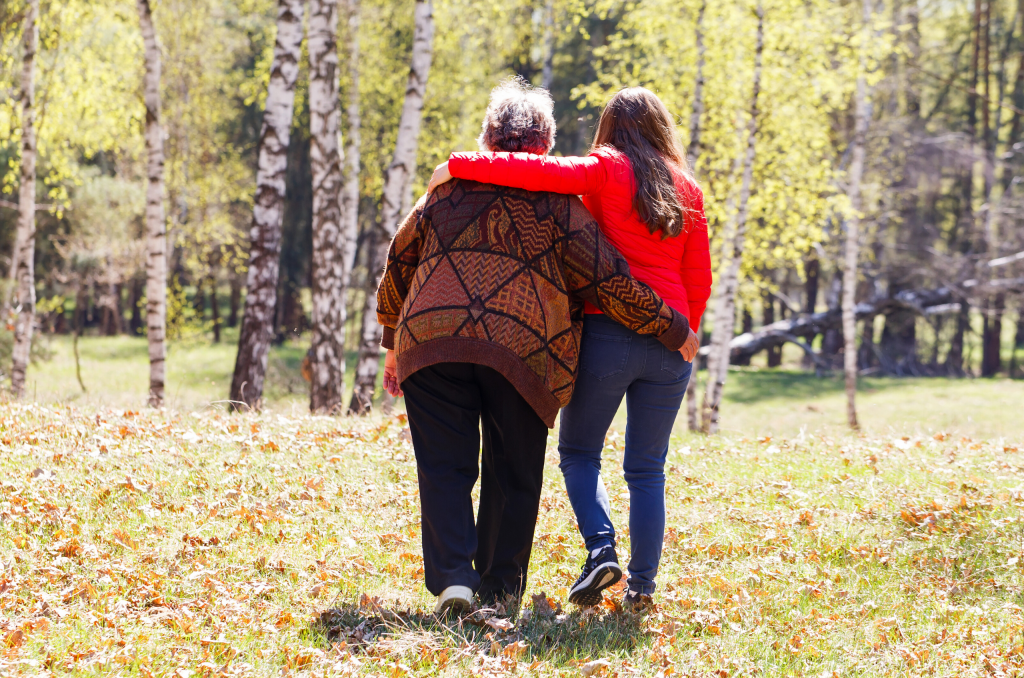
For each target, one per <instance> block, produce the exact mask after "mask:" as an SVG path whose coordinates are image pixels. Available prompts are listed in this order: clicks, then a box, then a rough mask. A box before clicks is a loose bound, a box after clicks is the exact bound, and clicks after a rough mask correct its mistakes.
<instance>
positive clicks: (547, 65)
mask: <svg viewBox="0 0 1024 678" xmlns="http://www.w3.org/2000/svg"><path fill="white" fill-rule="evenodd" d="M554 79H555V0H548V1H547V4H546V5H545V6H544V66H543V68H542V70H541V78H540V86H541V87H543V88H544V89H546V90H550V89H551V82H552V81H553V80H554Z"/></svg>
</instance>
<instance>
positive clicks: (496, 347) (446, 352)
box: [397, 321, 685, 428]
mask: <svg viewBox="0 0 1024 678" xmlns="http://www.w3.org/2000/svg"><path fill="white" fill-rule="evenodd" d="M673 327H675V322H674V321H673ZM669 331H670V332H671V330H669ZM684 336H685V335H684ZM681 345H682V342H680V346H681ZM397 362H398V381H399V383H401V382H404V381H405V380H406V379H408V378H409V376H410V375H411V374H413V373H414V372H416V371H418V370H421V369H423V368H424V367H430V366H431V365H437V364H439V363H473V364H475V365H483V366H484V367H490V368H491V369H493V370H496V371H497V372H498V373H500V374H501V376H503V377H505V378H506V379H508V381H509V383H510V384H512V386H514V387H515V389H516V391H518V392H519V395H521V396H523V399H524V400H526V402H527V403H529V404H530V407H532V408H533V409H534V411H535V412H536V413H537V416H539V417H540V418H541V420H543V421H544V424H545V425H546V426H547V427H548V428H554V427H555V417H557V416H558V410H560V409H561V407H562V406H561V404H560V403H559V402H558V400H557V399H556V398H555V396H554V395H552V393H551V391H550V390H548V388H547V386H545V385H544V381H543V380H542V379H541V378H540V377H538V376H537V374H536V373H534V372H533V371H532V370H531V369H530V368H529V367H527V366H526V364H525V363H524V362H523V360H522V358H520V357H519V356H518V355H516V354H515V353H513V352H512V351H511V350H510V349H508V348H505V347H504V346H502V345H500V344H496V343H494V342H492V341H487V340H485V339H475V338H473V337H442V338H440V339H432V340H431V341H427V342H424V343H422V344H417V345H416V346H413V347H412V348H409V349H406V350H404V351H401V352H400V353H399V354H398V356H397Z"/></svg>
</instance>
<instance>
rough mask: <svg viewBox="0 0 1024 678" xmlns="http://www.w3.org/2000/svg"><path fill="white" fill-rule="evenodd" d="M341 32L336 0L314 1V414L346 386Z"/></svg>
mask: <svg viewBox="0 0 1024 678" xmlns="http://www.w3.org/2000/svg"><path fill="white" fill-rule="evenodd" d="M337 30H338V2H337V0H311V2H310V9H309V42H308V45H309V47H308V48H309V124H310V135H311V137H312V138H311V142H310V151H309V156H310V166H311V169H312V175H313V256H312V264H313V271H312V272H313V275H312V279H313V289H312V297H313V313H312V321H313V337H312V346H311V348H310V356H311V363H310V372H311V379H310V382H311V384H310V402H309V409H310V411H311V412H314V413H325V414H326V413H331V412H335V411H337V410H339V409H340V408H341V397H342V388H343V387H344V383H345V312H344V308H345V307H344V300H343V298H342V293H341V292H342V285H343V282H342V278H343V269H344V263H343V262H344V260H343V256H344V251H343V247H344V243H343V234H342V219H343V217H342V213H341V187H342V174H341V154H340V140H339V134H338V125H339V117H340V113H341V111H340V103H339V101H338V43H337Z"/></svg>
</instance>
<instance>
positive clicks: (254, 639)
mask: <svg viewBox="0 0 1024 678" xmlns="http://www.w3.org/2000/svg"><path fill="white" fill-rule="evenodd" d="M553 443H554V440H553V438H552V439H551V440H549V451H548V465H547V469H546V479H545V486H544V494H543V497H542V504H541V514H540V519H539V523H538V526H537V532H536V539H535V546H534V551H533V557H532V560H531V575H530V581H529V584H528V591H527V594H528V598H527V601H526V604H525V606H524V607H523V608H519V607H518V606H510V607H509V608H508V609H507V610H505V613H506V614H507V615H508V617H509V619H508V622H507V623H504V622H501V621H495V620H494V619H492V620H491V625H487V620H486V619H484V617H486V616H487V615H486V614H483V613H481V614H478V615H476V616H475V617H473V618H470V619H467V620H462V621H459V620H447V621H440V620H436V619H434V618H433V617H432V615H430V609H431V607H432V603H433V600H432V598H431V597H430V595H429V594H428V593H427V592H426V591H425V590H424V588H423V582H422V570H421V567H422V561H421V557H420V541H419V513H418V496H417V486H416V473H415V464H414V461H413V455H412V450H411V447H410V445H409V443H408V435H407V433H406V432H405V425H404V422H403V421H402V419H401V418H391V419H379V418H371V419H369V420H352V419H336V418H326V417H316V418H314V417H309V416H306V415H291V416H283V415H279V414H273V413H267V414H263V415H258V416H257V415H245V416H242V415H229V414H226V413H223V412H220V411H217V410H213V409H207V410H205V411H202V412H197V413H193V414H176V413H174V412H165V413H156V412H151V411H146V410H143V411H141V412H135V411H128V412H123V411H120V410H117V411H114V410H109V409H96V408H95V407H91V406H90V407H77V406H74V405H71V406H68V405H55V406H39V405H24V406H21V405H14V404H8V405H4V406H0V451H2V454H0V478H2V479H3V480H2V482H0V568H2V569H0V640H3V645H2V646H0V673H3V674H5V675H8V674H9V675H27V674H36V673H43V674H49V673H54V674H65V673H67V674H76V675H78V674H82V675H114V674H120V675H142V676H150V675H152V676H171V675H178V676H181V675H186V673H184V672H190V673H188V674H187V675H193V676H199V675H215V674H219V675H257V676H280V675H286V674H296V675H303V674H306V673H309V674H310V675H338V676H344V675H353V676H354V675H366V676H389V677H390V676H453V677H454V676H460V677H461V676H468V675H513V674H515V675H541V676H553V675H561V676H580V675H586V672H587V671H590V672H592V674H593V675H618V676H623V677H624V676H631V675H639V676H657V675H662V676H668V675H692V676H709V675H727V676H737V675H751V676H753V675H794V676H815V677H817V676H823V675H828V676H833V675H840V676H903V675H922V676H923V675H929V676H932V675H934V676H991V675H1004V676H1012V675H1021V673H1022V672H1024V654H1022V653H1024V648H1022V643H1024V637H1022V629H1024V615H1022V611H1021V607H1022V606H1024V569H1022V568H1024V523H1022V511H1021V508H1022V504H1024V495H1022V493H1024V466H1022V463H1024V457H1022V449H1024V448H1022V446H1021V444H1020V439H1019V438H1018V439H1017V440H1016V441H1015V442H1010V441H1006V442H999V441H985V440H973V439H970V438H967V437H961V436H947V435H938V436H921V435H916V434H908V435H906V436H902V435H885V436H863V437H837V438H830V437H828V436H817V435H810V434H807V433H805V434H804V435H797V436H794V437H791V438H778V437H775V438H771V439H769V438H768V437H764V438H761V439H759V440H755V439H754V438H753V437H748V438H747V439H746V440H742V439H740V438H738V437H732V436H728V435H727V436H723V437H718V438H714V439H710V440H708V439H703V438H699V437H691V436H689V435H687V436H682V437H680V438H676V439H674V440H673V442H672V445H671V452H670V456H669V463H668V488H667V495H668V506H669V521H668V525H669V530H668V535H667V538H666V543H665V552H664V557H663V561H662V568H661V572H660V573H659V576H658V581H659V586H660V588H659V591H658V593H657V602H658V604H659V607H658V609H657V610H656V611H655V612H653V613H652V614H650V615H648V616H644V617H637V616H632V615H628V614H622V613H620V612H617V611H615V610H614V605H612V604H611V602H610V601H612V600H614V595H613V596H609V597H608V600H609V605H607V606H605V607H603V608H601V609H599V610H591V611H580V610H576V609H574V608H572V607H571V606H568V605H566V603H565V597H566V592H567V587H568V585H569V584H570V583H571V581H572V580H573V578H574V577H575V575H576V574H577V572H578V567H579V564H580V562H581V560H582V557H583V550H582V547H581V544H580V539H579V536H578V534H577V532H576V529H575V525H574V521H573V518H572V513H571V509H570V507H569V504H568V501H567V499H566V495H565V490H564V487H563V483H562V479H561V474H560V473H559V472H558V469H557V464H556V456H555V451H554V445H553ZM621 453H622V437H621V435H619V434H617V433H613V434H612V435H610V436H609V438H608V440H607V445H606V473H605V476H606V480H607V482H608V483H609V494H610V495H611V498H612V508H613V512H614V517H615V520H616V524H617V526H618V528H619V531H620V533H621V536H622V539H621V541H620V545H619V553H620V557H622V559H623V561H625V560H626V559H627V558H628V552H629V538H628V530H627V529H626V526H627V521H626V516H627V511H628V503H629V497H628V493H627V492H626V488H625V485H624V482H623V481H622V479H621V474H620V473H619V472H617V471H616V470H615V469H617V467H618V465H619V464H620V462H621ZM541 592H544V593H545V594H546V597H547V598H548V599H550V604H551V605H553V606H554V607H555V610H554V612H553V613H552V614H550V615H548V614H545V608H546V606H545V605H543V604H537V603H536V602H535V601H534V600H533V598H532V597H533V596H535V595H538V596H539V594H541ZM559 604H561V605H563V606H565V608H566V609H565V610H564V611H559V610H558V609H557V608H558V605H559ZM527 613H529V614H527ZM602 662H603V663H602Z"/></svg>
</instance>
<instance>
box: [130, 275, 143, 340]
mask: <svg viewBox="0 0 1024 678" xmlns="http://www.w3.org/2000/svg"><path fill="white" fill-rule="evenodd" d="M144 285H145V280H143V279H142V278H141V277H139V276H135V277H134V278H132V287H131V292H130V293H129V295H128V303H129V304H130V305H131V309H132V317H131V320H129V321H128V331H129V333H130V334H131V335H132V336H133V337H137V336H139V335H141V334H142V309H140V308H139V302H140V301H142V295H143V294H144V287H143V286H144Z"/></svg>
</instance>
